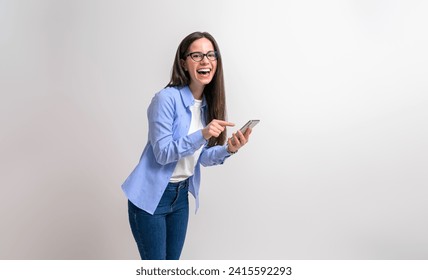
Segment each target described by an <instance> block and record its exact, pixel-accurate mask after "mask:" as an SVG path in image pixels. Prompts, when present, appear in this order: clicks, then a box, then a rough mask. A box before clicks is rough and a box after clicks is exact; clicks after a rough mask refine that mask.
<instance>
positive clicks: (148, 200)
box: [122, 86, 229, 214]
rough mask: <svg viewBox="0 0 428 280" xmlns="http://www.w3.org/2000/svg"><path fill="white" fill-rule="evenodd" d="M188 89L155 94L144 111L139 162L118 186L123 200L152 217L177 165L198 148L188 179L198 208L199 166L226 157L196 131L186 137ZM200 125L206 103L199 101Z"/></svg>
mask: <svg viewBox="0 0 428 280" xmlns="http://www.w3.org/2000/svg"><path fill="white" fill-rule="evenodd" d="M194 102H195V101H194V98H193V95H192V92H191V91H190V89H189V87H188V86H185V87H181V88H177V87H167V88H165V89H163V90H161V91H160V92H158V93H157V94H156V95H155V96H154V97H153V99H152V102H151V103H150V106H149V108H148V110H147V117H148V121H149V135H148V141H147V145H146V146H145V148H144V150H143V153H142V155H141V158H140V161H139V163H138V165H137V166H136V167H135V169H134V170H133V171H132V173H131V174H130V175H129V177H128V178H127V179H126V180H125V182H124V183H123V185H122V189H123V191H124V192H125V195H126V196H127V198H128V199H129V200H130V201H131V202H132V203H133V204H134V205H136V206H137V207H139V208H141V209H143V210H145V211H146V212H148V213H150V214H153V213H154V212H155V210H156V207H157V206H158V204H159V201H160V199H161V197H162V195H163V193H164V191H165V189H166V186H167V184H168V182H169V180H170V178H171V175H172V173H173V171H174V169H175V166H176V165H177V162H178V161H179V160H180V159H181V158H183V157H186V156H189V155H192V154H193V153H194V152H195V151H197V150H198V149H199V148H201V147H202V146H204V147H203V149H202V152H201V154H200V156H199V159H198V163H197V164H196V166H195V172H194V174H193V175H192V176H191V177H190V178H189V191H190V192H191V193H192V195H193V196H194V197H195V199H196V210H197V209H198V207H199V195H198V194H199V186H200V177H201V175H200V174H201V171H200V165H203V166H211V165H218V164H223V162H224V161H225V159H226V158H227V157H229V153H228V152H227V148H226V146H214V147H207V141H206V140H205V138H204V137H203V136H202V131H201V130H198V131H196V132H194V133H191V134H188V130H189V127H190V121H191V119H192V113H191V111H190V108H189V107H190V106H192V105H193V104H194ZM201 110H202V114H201V115H202V116H203V117H202V122H203V125H204V126H205V125H206V124H205V119H204V118H205V116H206V112H207V104H206V100H205V98H204V99H203V101H202V108H201Z"/></svg>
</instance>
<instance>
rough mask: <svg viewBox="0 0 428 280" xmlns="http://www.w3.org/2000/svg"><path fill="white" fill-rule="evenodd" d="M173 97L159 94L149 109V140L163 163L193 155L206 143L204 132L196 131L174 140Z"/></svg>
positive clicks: (157, 159)
mask: <svg viewBox="0 0 428 280" xmlns="http://www.w3.org/2000/svg"><path fill="white" fill-rule="evenodd" d="M174 103H175V101H174V99H173V97H170V96H167V95H165V94H157V95H155V97H153V99H152V102H151V103H150V106H149V108H148V110H147V117H148V120H149V141H150V144H151V145H152V147H153V153H154V155H155V158H156V161H157V162H158V163H159V164H161V165H166V164H168V163H172V162H177V161H179V160H180V159H181V158H183V157H186V156H189V155H192V154H193V153H194V152H195V151H196V150H198V149H199V148H200V147H202V145H204V144H205V143H206V140H205V139H204V137H203V135H202V132H201V131H200V130H199V131H196V132H194V133H191V134H189V135H186V136H183V137H180V138H178V139H176V140H174V138H173V135H174V131H173V124H174V117H175V114H176V112H175V111H176V110H175V104H174Z"/></svg>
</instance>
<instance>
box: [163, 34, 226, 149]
mask: <svg viewBox="0 0 428 280" xmlns="http://www.w3.org/2000/svg"><path fill="white" fill-rule="evenodd" d="M201 38H207V39H208V40H210V41H211V43H212V44H213V46H214V51H216V52H217V70H216V72H215V74H214V77H213V79H212V80H211V82H210V83H209V84H208V85H206V86H205V88H204V92H203V95H204V96H205V99H206V101H207V105H208V112H207V114H206V116H205V121H206V123H207V124H208V123H210V122H211V121H212V120H213V119H218V120H226V94H225V90H224V78H223V64H222V60H221V54H220V49H219V47H218V45H217V42H216V41H215V39H214V37H213V36H211V34H209V33H208V32H193V33H191V34H189V35H187V36H186V38H184V39H183V41H181V43H180V45H179V46H178V48H177V53H176V54H175V59H174V65H173V66H172V73H171V80H170V82H169V84H168V85H167V87H169V86H178V87H182V86H186V85H189V84H190V75H189V73H188V72H186V71H184V68H183V66H182V64H181V60H182V59H185V55H186V54H187V51H188V49H189V47H190V45H191V44H192V43H193V42H194V41H195V40H197V39H201ZM226 137H227V133H226V129H225V130H224V131H223V132H222V133H221V134H220V135H219V136H218V137H211V138H210V139H209V141H208V146H210V147H212V146H215V145H224V143H225V142H226Z"/></svg>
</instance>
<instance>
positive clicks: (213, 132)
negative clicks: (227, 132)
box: [202, 119, 235, 140]
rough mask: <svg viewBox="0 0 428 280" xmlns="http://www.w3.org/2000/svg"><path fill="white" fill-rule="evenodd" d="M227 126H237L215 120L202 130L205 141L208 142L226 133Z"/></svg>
mask: <svg viewBox="0 0 428 280" xmlns="http://www.w3.org/2000/svg"><path fill="white" fill-rule="evenodd" d="M226 126H235V124H234V123H231V122H227V121H221V120H216V119H214V120H212V121H211V122H210V123H209V124H208V125H207V126H206V127H204V128H203V129H202V136H204V138H205V140H208V139H210V138H211V137H218V136H219V135H220V134H221V133H222V132H223V131H224V129H225V128H226Z"/></svg>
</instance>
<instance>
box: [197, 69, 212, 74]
mask: <svg viewBox="0 0 428 280" xmlns="http://www.w3.org/2000/svg"><path fill="white" fill-rule="evenodd" d="M209 72H210V69H199V70H198V73H200V74H206V73H209Z"/></svg>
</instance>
